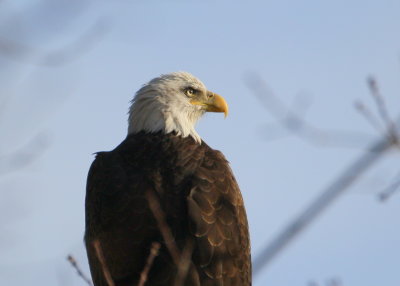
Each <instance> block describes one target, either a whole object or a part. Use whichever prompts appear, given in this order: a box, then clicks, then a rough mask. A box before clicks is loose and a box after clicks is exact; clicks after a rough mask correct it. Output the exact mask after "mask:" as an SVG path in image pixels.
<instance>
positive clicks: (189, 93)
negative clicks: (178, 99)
mask: <svg viewBox="0 0 400 286" xmlns="http://www.w3.org/2000/svg"><path fill="white" fill-rule="evenodd" d="M196 92H197V90H195V89H193V88H190V87H189V88H187V89H186V90H185V94H186V95H187V96H189V97H192V96H193V95H195V94H196Z"/></svg>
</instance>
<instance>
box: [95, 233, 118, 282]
mask: <svg viewBox="0 0 400 286" xmlns="http://www.w3.org/2000/svg"><path fill="white" fill-rule="evenodd" d="M93 247H94V249H95V250H96V256H97V259H98V260H99V261H100V264H101V267H102V270H103V275H104V278H105V279H106V281H107V284H108V286H115V284H114V281H113V280H112V277H111V273H110V270H109V269H108V266H107V263H106V260H105V258H104V254H103V250H102V249H101V245H100V241H99V240H95V241H93Z"/></svg>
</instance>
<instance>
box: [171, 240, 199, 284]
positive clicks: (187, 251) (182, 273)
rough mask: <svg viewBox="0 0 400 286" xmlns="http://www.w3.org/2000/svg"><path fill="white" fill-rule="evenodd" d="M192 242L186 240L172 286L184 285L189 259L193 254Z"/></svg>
mask: <svg viewBox="0 0 400 286" xmlns="http://www.w3.org/2000/svg"><path fill="white" fill-rule="evenodd" d="M193 247H194V245H193V240H192V239H188V240H187V242H186V245H185V248H184V249H183V251H182V255H181V259H180V262H179V265H178V273H177V275H176V278H175V283H174V286H182V285H184V282H185V278H186V275H187V273H188V271H189V267H190V263H191V261H190V258H191V257H192V253H193Z"/></svg>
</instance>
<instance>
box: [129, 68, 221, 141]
mask: <svg viewBox="0 0 400 286" xmlns="http://www.w3.org/2000/svg"><path fill="white" fill-rule="evenodd" d="M207 111H208V112H223V113H224V114H225V116H226V115H227V114H228V105H227V103H226V101H225V99H224V98H223V97H222V96H220V95H218V94H215V93H213V92H211V91H208V90H207V88H206V87H205V85H204V84H203V83H202V82H201V81H200V80H199V79H197V78H196V77H194V76H193V75H191V74H190V73H187V72H174V73H169V74H165V75H161V76H160V77H157V78H154V79H152V80H151V81H150V82H148V83H147V84H145V85H144V86H143V87H142V88H141V89H139V90H138V92H136V95H135V97H134V99H133V100H132V105H131V107H130V109H129V119H128V121H129V122H128V134H131V133H133V134H134V133H138V132H140V131H146V132H150V133H154V132H158V131H163V132H164V133H165V134H167V133H170V132H173V131H175V132H176V134H177V135H179V136H182V137H187V136H192V137H193V139H194V140H195V141H197V142H199V143H200V142H201V138H200V136H199V134H197V132H196V130H195V129H194V127H195V125H196V122H197V121H198V120H199V119H200V117H201V116H202V115H203V114H204V113H205V112H207Z"/></svg>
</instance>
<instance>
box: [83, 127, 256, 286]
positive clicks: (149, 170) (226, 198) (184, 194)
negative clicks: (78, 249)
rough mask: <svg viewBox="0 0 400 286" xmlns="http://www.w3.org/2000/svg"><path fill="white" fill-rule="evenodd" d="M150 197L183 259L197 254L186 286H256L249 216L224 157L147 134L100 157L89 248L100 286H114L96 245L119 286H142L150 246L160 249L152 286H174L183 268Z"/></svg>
mask: <svg viewBox="0 0 400 286" xmlns="http://www.w3.org/2000/svg"><path fill="white" fill-rule="evenodd" d="M149 192H150V193H151V194H153V195H155V197H156V199H157V200H158V204H159V205H160V206H161V208H162V213H164V214H165V220H166V222H167V225H168V227H169V229H170V231H171V233H172V235H173V237H174V242H173V243H174V244H175V245H176V247H177V248H178V249H179V251H182V250H183V249H184V247H185V245H192V246H193V248H192V249H193V250H192V255H191V256H190V266H189V270H188V273H187V275H186V278H185V282H184V284H183V285H188V286H189V285H190V286H200V285H201V286H214V285H215V286H216V285H221V286H222V285H224V286H249V285H251V261H250V244H249V234H248V225H247V218H246V213H245V209H244V205H243V200H242V196H241V193H240V190H239V187H238V185H237V183H236V181H235V178H234V176H233V174H232V171H231V169H230V167H229V165H228V162H227V161H226V159H225V158H224V156H223V155H222V153H220V152H219V151H216V150H213V149H211V148H210V147H209V146H208V145H207V144H205V143H204V142H202V143H201V144H199V143H197V142H195V141H194V140H193V139H192V138H191V137H186V138H182V137H180V136H176V135H175V134H174V133H170V134H163V133H162V132H159V133H145V132H140V133H137V134H131V135H129V136H128V137H127V138H126V139H125V140H124V141H123V142H122V143H121V144H120V145H119V146H118V147H117V148H115V149H114V150H113V151H110V152H100V153H98V154H97V157H96V159H95V161H94V162H93V164H92V166H91V169H90V171H89V176H88V182H87V194H86V234H85V241H86V246H87V252H88V257H89V263H90V269H91V273H92V277H93V281H94V284H95V285H96V286H106V285H107V286H108V284H107V282H106V280H105V278H104V272H103V270H102V267H101V264H100V262H99V258H98V256H97V255H96V253H95V250H94V247H93V242H94V241H96V240H98V241H99V243H100V245H101V249H102V252H103V253H104V258H105V262H106V264H107V267H108V269H109V271H110V273H111V277H112V280H113V282H114V283H115V285H116V286H123V285H124V286H125V285H130V286H136V285H138V281H139V279H140V274H141V272H142V271H143V269H144V267H145V265H146V260H147V258H148V256H149V253H150V248H151V244H152V243H153V242H160V243H161V248H160V251H159V255H158V256H157V257H155V260H154V263H153V265H152V266H151V269H150V272H149V275H148V280H147V282H146V284H145V285H146V286H153V285H159V286H166V285H168V286H173V285H174V281H175V279H176V277H177V267H176V264H175V263H174V261H173V259H172V258H171V255H170V253H169V251H168V250H167V247H166V245H165V242H164V238H163V236H162V235H161V232H160V228H159V225H158V223H157V220H156V219H155V217H154V213H153V212H152V210H151V208H150V207H149V204H148V201H147V196H146V194H148V193H149Z"/></svg>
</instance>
